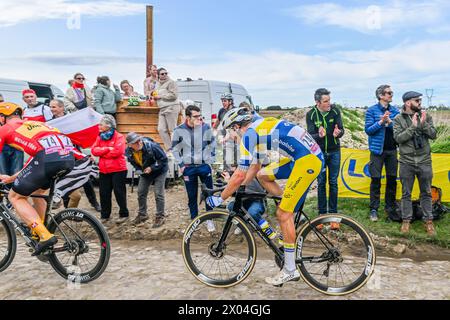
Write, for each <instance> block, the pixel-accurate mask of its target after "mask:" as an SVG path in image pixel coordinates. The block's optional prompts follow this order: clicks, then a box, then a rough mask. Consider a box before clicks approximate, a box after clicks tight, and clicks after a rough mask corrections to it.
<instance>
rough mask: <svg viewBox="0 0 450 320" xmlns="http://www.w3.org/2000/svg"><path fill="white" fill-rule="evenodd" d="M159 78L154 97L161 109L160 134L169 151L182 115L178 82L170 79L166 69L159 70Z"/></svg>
mask: <svg viewBox="0 0 450 320" xmlns="http://www.w3.org/2000/svg"><path fill="white" fill-rule="evenodd" d="M158 77H159V81H158V83H157V84H156V89H155V91H154V92H153V94H152V95H153V99H154V100H155V101H157V103H158V108H159V120H158V132H159V135H160V136H161V139H162V140H163V142H164V147H165V148H166V150H169V149H170V147H171V145H172V138H171V134H172V133H173V130H174V129H175V128H176V126H177V121H178V114H179V113H180V102H179V101H178V87H177V84H176V82H175V81H173V80H172V79H170V78H169V76H168V73H167V70H166V69H164V68H159V69H158Z"/></svg>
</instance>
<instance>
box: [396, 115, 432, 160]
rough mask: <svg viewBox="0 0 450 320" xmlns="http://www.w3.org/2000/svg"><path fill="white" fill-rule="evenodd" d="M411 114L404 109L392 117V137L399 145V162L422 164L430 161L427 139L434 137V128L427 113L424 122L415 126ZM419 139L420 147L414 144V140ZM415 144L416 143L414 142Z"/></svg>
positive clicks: (429, 148)
mask: <svg viewBox="0 0 450 320" xmlns="http://www.w3.org/2000/svg"><path fill="white" fill-rule="evenodd" d="M411 117H412V115H410V114H407V113H406V112H405V111H404V110H403V111H402V112H401V113H400V114H399V115H397V116H396V117H395V118H394V139H395V141H397V143H398V145H399V152H400V159H399V161H400V163H406V164H412V165H416V164H422V163H431V147H430V142H429V139H432V140H434V139H436V128H435V127H434V125H433V119H432V118H431V116H430V115H429V114H427V117H426V119H425V123H421V122H420V118H419V124H418V125H417V127H416V128H414V127H413V125H412V120H411ZM417 139H420V140H421V141H422V147H421V148H417V149H416V147H415V146H414V140H416V141H417ZM416 144H417V143H416Z"/></svg>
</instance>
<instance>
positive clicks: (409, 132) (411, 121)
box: [394, 91, 436, 236]
mask: <svg viewBox="0 0 450 320" xmlns="http://www.w3.org/2000/svg"><path fill="white" fill-rule="evenodd" d="M403 103H404V104H403V110H402V112H401V113H400V114H399V115H398V116H397V117H395V119H394V139H395V140H396V141H397V143H398V144H399V151H400V159H399V162H400V181H401V183H402V220H403V222H402V227H401V232H402V233H403V234H407V233H408V232H409V227H410V223H411V220H412V216H413V208H412V202H411V192H412V189H413V185H414V180H415V178H416V177H417V180H418V182H419V189H420V206H421V208H422V211H423V220H424V222H425V229H426V231H427V234H428V235H429V236H435V235H436V231H435V229H434V225H433V215H432V203H431V180H432V178H433V170H432V165H431V148H430V143H429V140H430V139H432V140H434V139H436V128H435V127H434V126H433V119H432V118H431V116H430V115H429V114H427V113H426V112H425V111H424V110H422V94H421V93H419V92H415V91H408V92H406V93H405V94H404V95H403Z"/></svg>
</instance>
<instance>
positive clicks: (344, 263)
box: [296, 215, 376, 295]
mask: <svg viewBox="0 0 450 320" xmlns="http://www.w3.org/2000/svg"><path fill="white" fill-rule="evenodd" d="M336 224H339V225H338V226H336ZM313 226H315V227H316V228H317V229H315V228H313ZM324 243H325V244H327V245H328V247H329V249H328V248H327V247H326V246H325V244H324ZM296 259H297V260H300V263H299V264H298V268H299V271H300V274H301V276H302V278H303V280H304V281H305V282H306V283H307V284H308V285H309V286H311V287H312V288H314V289H316V290H318V291H320V292H322V293H325V294H328V295H345V294H349V293H352V292H354V291H356V290H358V289H360V288H361V287H362V286H363V285H364V284H365V283H366V282H367V281H368V280H369V278H370V276H371V275H372V273H373V270H374V267H375V261H376V255H375V246H374V244H373V240H372V238H371V237H370V235H369V234H368V233H367V231H365V230H364V228H363V227H362V226H361V225H360V224H359V223H357V222H356V221H354V220H353V219H351V218H348V217H346V216H343V215H324V216H319V217H318V218H316V219H314V220H313V221H311V224H307V225H305V226H304V227H303V228H302V230H301V231H300V233H299V234H298V236H297V240H296Z"/></svg>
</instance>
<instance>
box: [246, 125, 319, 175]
mask: <svg viewBox="0 0 450 320" xmlns="http://www.w3.org/2000/svg"><path fill="white" fill-rule="evenodd" d="M269 150H272V151H278V152H279V153H280V154H282V155H284V156H286V157H287V158H289V159H291V160H297V159H300V158H301V157H304V156H306V155H308V154H313V155H316V156H317V157H319V158H321V159H323V154H322V151H321V150H320V147H319V145H318V144H317V143H316V141H315V140H314V139H313V138H312V137H311V136H310V135H309V134H308V132H307V131H306V130H305V129H303V128H302V127H300V126H297V125H295V124H292V123H290V122H287V121H284V120H279V119H276V118H261V119H258V120H256V121H255V122H253V123H252V124H251V125H250V127H249V128H248V130H247V132H246V133H245V134H244V136H243V137H242V140H241V147H240V162H239V168H240V169H241V170H246V169H248V167H249V166H250V165H251V164H255V163H261V162H262V161H263V160H264V158H266V156H267V151H269Z"/></svg>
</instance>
